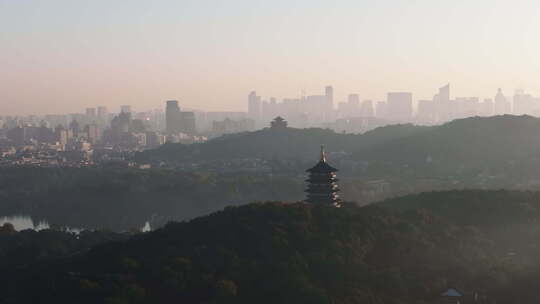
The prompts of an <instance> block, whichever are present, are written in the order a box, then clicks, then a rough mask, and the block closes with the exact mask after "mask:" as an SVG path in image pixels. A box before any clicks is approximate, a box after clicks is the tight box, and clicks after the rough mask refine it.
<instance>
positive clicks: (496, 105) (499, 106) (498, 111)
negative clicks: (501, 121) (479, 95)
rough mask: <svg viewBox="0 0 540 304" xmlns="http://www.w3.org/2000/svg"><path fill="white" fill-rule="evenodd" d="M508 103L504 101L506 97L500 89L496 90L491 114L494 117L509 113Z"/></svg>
mask: <svg viewBox="0 0 540 304" xmlns="http://www.w3.org/2000/svg"><path fill="white" fill-rule="evenodd" d="M510 108H511V106H510V102H508V100H507V99H506V97H505V96H504V95H503V93H502V89H500V88H499V89H498V90H497V95H495V99H494V102H493V114H495V115H504V114H509V113H510V110H511V109H510Z"/></svg>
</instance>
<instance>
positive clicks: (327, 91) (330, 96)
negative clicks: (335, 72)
mask: <svg viewBox="0 0 540 304" xmlns="http://www.w3.org/2000/svg"><path fill="white" fill-rule="evenodd" d="M324 96H326V106H327V109H326V110H327V111H328V110H333V109H334V88H333V87H332V86H327V87H326V88H324Z"/></svg>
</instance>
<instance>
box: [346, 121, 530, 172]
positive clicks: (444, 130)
mask: <svg viewBox="0 0 540 304" xmlns="http://www.w3.org/2000/svg"><path fill="white" fill-rule="evenodd" d="M355 157H356V158H359V159H365V160H379V161H394V162H401V163H411V162H412V163H414V162H415V161H421V162H423V161H425V160H426V158H428V157H430V158H432V159H433V160H435V161H445V162H448V163H454V164H455V163H463V164H475V163H479V162H480V163H490V164H493V163H499V162H505V163H508V162H519V161H523V160H530V159H532V158H539V157H540V119H538V118H535V117H531V116H510V115H504V116H494V117H483V118H481V117H474V118H466V119H461V120H455V121H452V122H449V123H447V124H444V125H442V126H438V127H433V128H430V129H429V130H427V131H426V132H418V133H415V134H411V135H410V136H407V137H402V138H396V139H394V140H392V141H387V142H384V143H381V144H379V145H377V146H372V147H370V148H368V149H360V150H358V151H357V154H356V156H355Z"/></svg>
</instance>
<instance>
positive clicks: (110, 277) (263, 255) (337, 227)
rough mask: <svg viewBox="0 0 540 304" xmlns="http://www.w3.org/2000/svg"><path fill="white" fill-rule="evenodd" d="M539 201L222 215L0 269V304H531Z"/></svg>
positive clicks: (539, 251)
mask: <svg viewBox="0 0 540 304" xmlns="http://www.w3.org/2000/svg"><path fill="white" fill-rule="evenodd" d="M539 198H540V194H539V193H532V192H510V191H451V192H435V193H426V194H421V195H416V196H409V197H404V198H401V199H395V200H390V201H386V202H383V203H380V204H375V205H372V206H368V207H362V208H360V207H356V206H353V205H347V204H345V206H344V207H343V208H340V209H336V208H331V207H326V206H313V205H307V204H302V203H299V204H282V203H266V204H251V205H246V206H242V207H228V208H226V209H225V210H224V211H221V212H217V213H214V214H212V215H209V216H205V217H201V218H197V219H195V220H192V221H190V222H184V223H171V224H169V225H167V226H166V227H165V228H163V229H160V230H158V231H155V232H152V233H148V234H142V235H140V236H137V237H134V238H132V239H131V240H129V241H118V242H111V243H105V244H103V245H100V246H97V247H95V248H94V249H92V250H91V251H90V252H88V253H85V254H83V255H80V256H78V257H75V258H69V259H67V260H64V261H62V260H57V261H54V262H53V263H52V262H51V263H52V264H48V263H42V264H41V265H40V266H36V265H33V266H29V267H17V268H9V266H6V267H4V268H2V269H1V270H2V273H3V275H2V278H1V279H0V286H1V287H0V288H3V290H1V291H2V292H0V303H57V304H61V303H195V304H196V303H263V304H264V303H268V304H270V303H271V304H274V303H295V304H298V303H306V304H308V303H310V304H311V303H328V304H330V303H335V304H346V303H347V304H349V303H351V304H352V303H362V304H364V303H373V304H375V303H396V304H397V303H418V304H420V303H438V301H439V300H440V299H439V294H440V292H441V291H443V290H445V289H446V288H451V287H452V288H458V289H461V290H462V291H463V292H465V293H466V295H472V294H473V293H478V294H479V295H481V296H482V297H484V296H485V297H487V301H486V302H480V303H494V302H493V301H496V302H497V303H524V304H528V303H537V297H536V292H537V290H536V288H535V282H538V280H539V279H540V258H539V256H540V200H539ZM37 273H39V275H37ZM37 295H39V296H37Z"/></svg>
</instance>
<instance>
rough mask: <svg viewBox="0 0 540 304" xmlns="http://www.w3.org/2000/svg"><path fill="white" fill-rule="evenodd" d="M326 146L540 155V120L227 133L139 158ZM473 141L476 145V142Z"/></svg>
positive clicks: (420, 155)
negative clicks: (361, 130) (352, 131)
mask: <svg viewBox="0 0 540 304" xmlns="http://www.w3.org/2000/svg"><path fill="white" fill-rule="evenodd" d="M321 144H324V145H326V146H327V147H328V150H329V151H331V152H347V153H351V154H353V156H352V158H353V159H357V160H366V161H393V162H402V163H411V162H414V161H422V162H423V161H425V160H426V159H427V158H432V159H434V160H435V161H450V162H453V163H456V162H459V163H461V162H475V161H482V162H484V161H490V162H500V161H511V160H519V159H524V158H529V157H531V156H535V157H536V156H539V155H540V119H538V118H534V117H531V116H511V115H504V116H493V117H484V118H482V117H472V118H466V119H459V120H455V121H452V122H449V123H446V124H444V125H441V126H433V127H421V126H413V125H410V124H406V125H394V126H387V127H381V128H377V129H375V130H372V131H370V132H367V133H365V134H338V133H335V132H333V131H331V130H323V129H293V128H289V129H287V130H272V129H264V130H260V131H256V132H247V133H240V134H234V135H226V136H223V137H220V138H217V139H214V140H210V141H208V142H206V143H202V144H195V145H181V144H167V145H164V146H162V147H161V148H159V149H156V150H150V151H146V152H143V153H141V154H139V155H138V156H137V159H138V160H140V161H151V160H166V161H167V160H168V161H170V160H176V161H204V160H215V159H237V158H263V159H298V160H313V159H314V158H316V157H317V153H318V149H319V146H320V145H321ZM473 145H474V149H472V146H473Z"/></svg>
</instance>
